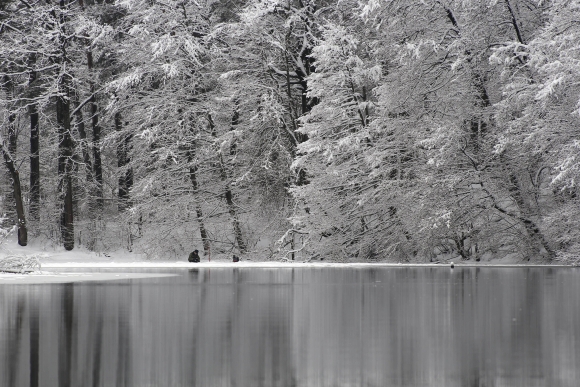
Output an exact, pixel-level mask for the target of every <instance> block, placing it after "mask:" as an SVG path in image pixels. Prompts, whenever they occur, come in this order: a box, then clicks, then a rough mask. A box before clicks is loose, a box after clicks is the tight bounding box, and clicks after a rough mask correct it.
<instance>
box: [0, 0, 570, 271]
mask: <svg viewBox="0 0 580 387" xmlns="http://www.w3.org/2000/svg"><path fill="white" fill-rule="evenodd" d="M579 17H580V6H578V4H576V2H573V1H567V0H552V1H528V0H500V1H497V0H495V1H491V0H490V1H476V0H441V1H415V2H409V1H404V0H389V1H378V0H362V1H354V0H353V1H351V0H346V1H334V0H324V1H314V0H248V1H233V2H226V1H222V0H205V1H181V0H180V1H177V0H163V1H149V0H118V1H117V2H115V3H113V2H110V1H99V0H94V1H88V0H84V1H83V0H79V1H76V2H59V3H56V2H43V3H31V2H28V1H5V2H2V3H1V4H0V85H1V87H0V118H1V123H0V124H1V128H0V129H1V131H2V133H1V135H2V139H3V140H4V141H3V143H4V144H3V147H2V153H3V159H4V161H5V162H4V164H5V166H6V168H7V172H8V173H9V175H10V178H9V179H8V178H4V180H5V182H4V185H5V186H6V190H4V191H3V192H10V195H11V197H14V198H18V192H20V197H21V201H20V202H19V201H18V200H15V201H11V200H12V199H10V200H4V201H2V203H3V206H4V208H5V211H4V212H7V213H8V214H9V216H10V217H11V218H12V219H14V224H16V225H17V226H18V227H19V228H20V229H21V232H20V233H19V236H20V237H21V238H20V239H22V240H24V239H25V238H24V236H25V234H22V233H23V232H25V231H26V228H27V227H28V228H29V229H30V231H31V236H30V238H48V239H51V240H53V241H54V242H55V243H64V244H65V246H67V248H72V247H73V245H74V243H75V241H76V243H80V244H82V245H86V246H87V247H89V248H90V249H93V250H106V249H113V248H118V247H120V246H123V247H125V248H128V249H137V250H140V251H145V252H147V253H148V254H149V255H150V256H151V257H156V256H166V255H172V256H175V257H180V256H183V254H185V253H186V252H188V251H190V250H192V249H193V248H197V249H199V250H200V251H201V250H203V251H204V252H205V254H206V255H208V256H209V255H210V254H212V253H222V254H230V253H232V252H233V251H235V252H236V253H238V252H241V253H253V254H260V255H261V257H263V258H266V257H278V258H284V259H292V258H295V259H298V258H300V259H303V258H304V259H310V258H312V257H329V258H330V259H335V260H346V261H348V260H376V259H389V260H396V261H400V260H407V261H420V262H421V261H430V260H437V259H440V257H442V256H444V255H445V256H448V255H458V256H460V257H461V258H462V259H466V260H467V259H472V260H480V259H489V258H490V257H498V256H503V255H507V254H512V253H515V254H519V256H520V257H521V258H522V259H528V258H531V257H544V258H545V259H548V260H549V259H553V258H556V257H561V258H562V259H566V260H576V259H577V258H576V257H577V254H578V251H580V245H579V244H578V242H577V240H578V238H577V235H576V232H575V231H574V230H577V229H578V228H579V226H580V223H579V221H578V219H580V210H578V209H579V208H580V207H579V206H578V200H579V199H578V192H577V182H578V181H579V180H580V159H579V158H578V153H579V152H578V150H579V149H580V139H579V137H578V136H579V133H578V130H577V128H579V127H580V125H579V123H580V122H579V118H580V117H579V115H580V113H579V112H580V102H579V101H580V87H579V82H578V77H577V75H576V74H578V73H580V66H579V63H580V56H579V50H578V43H577V42H578V40H579V38H580V26H579V25H578V23H577V20H578V18H579ZM35 122H36V125H37V126H36V128H37V129H36V132H38V131H39V132H40V137H39V141H38V142H37V145H36V148H38V149H37V150H35V149H36V148H34V146H33V147H32V148H29V147H28V145H27V144H28V140H34V138H35V130H34V125H35ZM33 142H34V141H32V142H31V144H32V143H33ZM36 154H39V157H36ZM31 156H32V157H31ZM35 160H39V161H40V166H35V165H36V164H35ZM18 182H20V183H18ZM17 183H18V184H17ZM19 203H20V204H19ZM72 235H74V238H73V239H71V236H72Z"/></svg>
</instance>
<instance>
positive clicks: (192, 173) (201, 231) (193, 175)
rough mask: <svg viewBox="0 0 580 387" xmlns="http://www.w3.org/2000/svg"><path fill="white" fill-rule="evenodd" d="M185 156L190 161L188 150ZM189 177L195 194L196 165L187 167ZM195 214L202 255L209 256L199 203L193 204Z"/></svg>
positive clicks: (207, 238) (207, 241)
mask: <svg viewBox="0 0 580 387" xmlns="http://www.w3.org/2000/svg"><path fill="white" fill-rule="evenodd" d="M187 158H188V161H189V162H191V161H192V156H191V153H190V152H188V154H187ZM189 179H190V180H191V185H192V186H193V194H194V195H196V194H197V192H198V191H197V189H198V186H197V166H191V167H189ZM195 214H196V217H197V222H198V224H199V234H200V236H201V242H202V244H203V251H204V255H205V256H207V257H208V258H209V257H210V254H211V251H210V243H209V237H208V234H207V229H206V228H205V222H204V221H203V212H202V210H201V206H200V205H199V203H196V204H195Z"/></svg>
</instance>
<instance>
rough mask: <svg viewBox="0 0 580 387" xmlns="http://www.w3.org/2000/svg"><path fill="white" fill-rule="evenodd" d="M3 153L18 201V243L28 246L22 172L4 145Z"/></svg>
mask: <svg viewBox="0 0 580 387" xmlns="http://www.w3.org/2000/svg"><path fill="white" fill-rule="evenodd" d="M2 155H3V156H4V164H5V165H6V168H7V169H8V173H9V174H10V178H11V180H12V189H13V195H14V201H15V202H16V217H17V219H18V220H17V223H16V224H17V226H18V244H19V245H20V246H26V245H27V244H28V229H27V228H26V217H25V215H24V203H23V201H22V190H21V188H20V174H19V173H18V171H17V170H16V167H15V166H14V160H13V159H12V156H11V154H10V153H9V152H8V151H7V150H6V149H5V148H4V147H2Z"/></svg>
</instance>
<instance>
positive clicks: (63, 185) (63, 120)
mask: <svg viewBox="0 0 580 387" xmlns="http://www.w3.org/2000/svg"><path fill="white" fill-rule="evenodd" d="M63 83H64V82H63ZM60 86H61V87H62V88H63V89H64V90H66V89H67V85H66V84H61V85H60ZM61 93H62V91H61ZM64 94H65V95H60V96H58V97H57V100H56V120H57V123H58V130H59V133H58V134H59V136H58V137H59V146H58V174H59V178H60V181H59V191H60V196H61V200H62V202H63V206H62V212H61V215H60V227H61V235H62V240H63V243H64V248H65V249H66V250H72V249H73V248H74V224H73V192H72V176H71V173H72V137H71V133H70V104H69V100H68V97H67V94H68V93H67V92H66V91H64Z"/></svg>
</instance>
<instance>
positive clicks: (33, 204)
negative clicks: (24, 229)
mask: <svg viewBox="0 0 580 387" xmlns="http://www.w3.org/2000/svg"><path fill="white" fill-rule="evenodd" d="M35 64H36V54H32V55H31V56H30V61H29V67H30V68H32V67H33V66H34V65H35ZM36 77H37V74H36V71H34V70H31V71H30V74H29V77H28V86H29V87H30V88H34V87H35V81H36ZM31 94H32V96H33V97H34V95H35V94H36V93H35V92H34V90H32V93H31ZM29 113H30V204H29V209H28V211H29V214H30V219H32V220H33V221H35V222H37V221H38V220H39V219H40V214H39V209H40V159H39V149H40V146H39V137H38V135H39V127H38V106H37V105H36V102H32V103H31V104H30V105H29Z"/></svg>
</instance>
